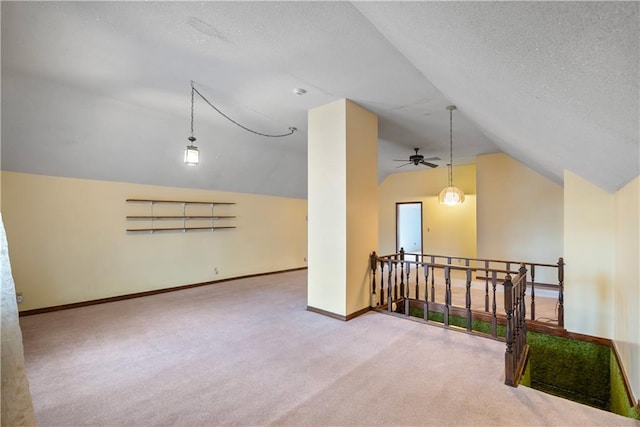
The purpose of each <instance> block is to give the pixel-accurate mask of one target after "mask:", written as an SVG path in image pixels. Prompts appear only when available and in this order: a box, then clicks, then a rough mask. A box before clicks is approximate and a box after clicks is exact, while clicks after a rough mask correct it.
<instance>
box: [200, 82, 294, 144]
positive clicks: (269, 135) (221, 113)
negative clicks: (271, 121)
mask: <svg viewBox="0 0 640 427" xmlns="http://www.w3.org/2000/svg"><path fill="white" fill-rule="evenodd" d="M194 93H197V94H198V96H199V97H200V98H202V100H203V101H204V102H206V103H207V104H209V106H210V107H211V108H213V109H214V110H216V111H217V112H218V113H219V114H220V115H221V116H222V117H224V118H225V119H227V120H229V121H230V122H231V123H233V124H234V125H236V126H238V127H240V128H242V129H244V130H246V131H247V132H251V133H253V134H255V135H260V136H266V137H269V138H282V137H285V136H289V135H293V133H294V132H295V131H297V130H298V129H297V128H295V127H290V128H289V133H283V134H278V135H271V134H267V133H262V132H258V131H255V130H253V129H249V128H248V127H246V126H244V125H242V124H240V123H238V122H236V121H235V120H233V119H232V118H231V117H229V116H227V115H226V114H225V113H223V112H222V111H220V110H219V109H218V108H217V107H216V106H215V105H213V104H212V103H211V102H210V101H209V100H208V99H207V98H205V96H204V95H203V94H201V93H200V92H199V91H198V89H196V88H195V86H194V85H193V81H191V136H193V95H194Z"/></svg>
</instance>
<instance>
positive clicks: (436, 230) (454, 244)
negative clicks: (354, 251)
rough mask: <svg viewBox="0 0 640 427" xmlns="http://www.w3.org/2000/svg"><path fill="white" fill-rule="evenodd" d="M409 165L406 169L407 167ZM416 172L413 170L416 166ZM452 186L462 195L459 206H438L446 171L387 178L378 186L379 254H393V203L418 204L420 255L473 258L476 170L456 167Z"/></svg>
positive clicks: (474, 250) (395, 175)
mask: <svg viewBox="0 0 640 427" xmlns="http://www.w3.org/2000/svg"><path fill="white" fill-rule="evenodd" d="M409 167H413V166H407V168H409ZM416 169H417V167H416ZM453 182H454V184H455V185H456V186H457V187H459V188H460V189H462V191H464V193H465V198H466V199H465V202H464V203H463V204H462V205H461V206H446V205H441V204H439V203H438V194H439V193H440V190H442V189H443V188H444V187H446V186H447V168H446V167H442V168H437V169H426V168H424V167H422V166H421V167H420V169H419V170H416V171H410V172H404V173H396V174H392V175H389V176H388V177H387V178H386V179H385V180H384V181H382V183H381V184H380V186H379V190H378V191H379V211H380V219H379V220H380V228H379V233H380V254H381V255H385V254H391V253H394V252H395V251H396V234H395V233H396V203H397V202H422V216H423V218H422V227H423V242H422V248H423V252H424V253H430V254H437V255H440V254H441V255H453V256H464V257H475V256H476V167H475V165H465V166H456V167H455V168H454V176H453Z"/></svg>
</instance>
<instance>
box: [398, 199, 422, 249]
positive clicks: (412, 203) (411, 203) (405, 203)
mask: <svg viewBox="0 0 640 427" xmlns="http://www.w3.org/2000/svg"><path fill="white" fill-rule="evenodd" d="M417 204H419V205H420V250H421V251H424V240H423V237H424V235H423V233H424V231H423V229H424V224H423V219H424V218H423V215H424V211H423V207H422V202H421V201H415V202H396V253H398V252H400V245H399V243H400V242H399V241H398V237H399V236H398V210H399V207H400V205H417Z"/></svg>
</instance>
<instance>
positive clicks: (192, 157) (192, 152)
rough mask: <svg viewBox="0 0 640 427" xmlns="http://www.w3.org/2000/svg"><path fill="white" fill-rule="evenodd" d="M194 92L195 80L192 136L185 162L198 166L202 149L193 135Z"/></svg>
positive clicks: (185, 154)
mask: <svg viewBox="0 0 640 427" xmlns="http://www.w3.org/2000/svg"><path fill="white" fill-rule="evenodd" d="M193 93H194V87H193V82H191V136H189V138H187V139H188V140H189V144H188V145H187V148H185V150H184V163H185V164H186V165H189V166H196V165H197V164H198V163H200V151H199V150H198V147H196V146H195V145H194V142H196V138H195V137H194V136H193Z"/></svg>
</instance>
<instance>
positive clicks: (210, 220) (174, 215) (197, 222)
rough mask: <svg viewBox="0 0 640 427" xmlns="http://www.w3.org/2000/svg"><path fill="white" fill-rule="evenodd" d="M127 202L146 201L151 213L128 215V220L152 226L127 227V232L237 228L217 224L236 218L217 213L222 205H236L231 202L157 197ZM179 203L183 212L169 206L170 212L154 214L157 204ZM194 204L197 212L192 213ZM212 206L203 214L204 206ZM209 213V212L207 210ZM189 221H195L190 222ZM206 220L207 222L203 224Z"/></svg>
mask: <svg viewBox="0 0 640 427" xmlns="http://www.w3.org/2000/svg"><path fill="white" fill-rule="evenodd" d="M126 202H127V203H145V204H148V205H149V206H150V213H149V215H128V216H127V217H126V218H127V221H144V222H145V224H148V225H150V227H145V228H127V232H132V233H135V232H146V233H155V232H157V231H183V232H187V231H191V230H208V231H214V230H220V229H229V228H236V227H235V226H231V225H216V221H218V220H229V219H233V218H235V216H234V215H215V214H214V208H215V207H216V206H221V205H226V206H229V205H235V203H231V202H201V201H189V200H156V199H127V200H126ZM160 204H164V205H177V206H181V207H182V212H181V213H180V212H177V209H175V208H171V207H169V209H168V210H169V212H163V213H162V214H154V207H155V206H156V205H160ZM189 205H194V209H195V210H197V211H198V212H197V213H191V212H187V211H188V206H189ZM206 206H210V207H211V211H210V212H211V214H210V215H203V213H204V212H203V207H206ZM207 213H208V212H207ZM159 221H161V222H164V221H166V222H165V224H167V222H170V223H172V224H171V225H165V226H161V227H156V223H157V222H159ZM189 221H194V222H192V223H189ZM205 221H206V224H203V223H204V222H205ZM176 223H180V226H176Z"/></svg>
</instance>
